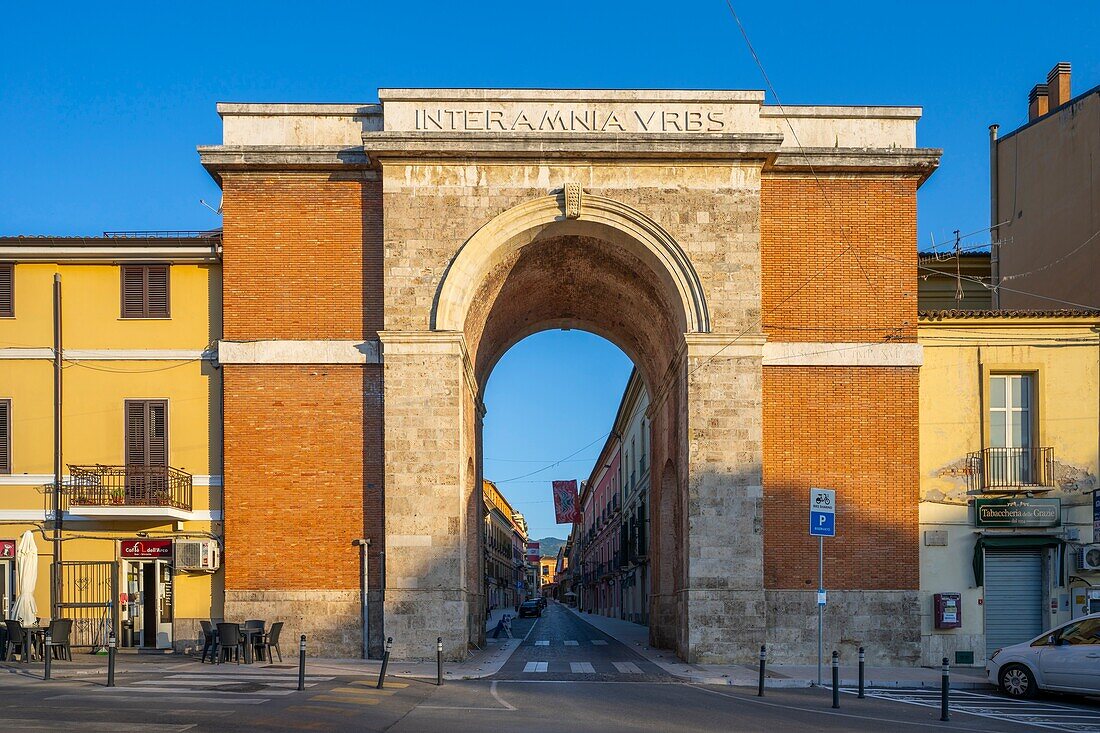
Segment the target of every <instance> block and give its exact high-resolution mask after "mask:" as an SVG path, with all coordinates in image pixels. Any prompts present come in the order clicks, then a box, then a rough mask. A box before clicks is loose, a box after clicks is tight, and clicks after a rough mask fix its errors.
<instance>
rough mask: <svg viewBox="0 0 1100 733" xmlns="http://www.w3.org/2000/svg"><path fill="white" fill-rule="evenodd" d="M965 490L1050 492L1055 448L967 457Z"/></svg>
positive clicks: (994, 451) (988, 450) (1002, 450)
mask: <svg viewBox="0 0 1100 733" xmlns="http://www.w3.org/2000/svg"><path fill="white" fill-rule="evenodd" d="M966 486H967V489H969V490H970V491H971V492H974V493H1007V494H1012V493H1017V492H1020V491H1049V490H1050V489H1053V488H1054V449H1053V448H983V449H982V450H980V451H977V452H976V453H968V454H967V456H966Z"/></svg>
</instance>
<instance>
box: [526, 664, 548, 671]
mask: <svg viewBox="0 0 1100 733" xmlns="http://www.w3.org/2000/svg"><path fill="white" fill-rule="evenodd" d="M549 666H550V662H528V663H527V664H525V665H524V666H523V671H524V672H545V671H547V668H548V667H549Z"/></svg>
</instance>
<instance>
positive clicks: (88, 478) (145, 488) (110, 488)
mask: <svg viewBox="0 0 1100 733" xmlns="http://www.w3.org/2000/svg"><path fill="white" fill-rule="evenodd" d="M69 477H70V478H69V484H68V485H67V486H66V487H65V495H66V498H67V499H68V505H69V506H95V507H109V506H119V507H136V506H147V507H172V508H174V509H182V510H183V511H188V512H189V511H191V489H192V482H191V474H189V473H187V472H185V471H181V470H179V469H178V468H172V467H171V466H141V465H128V466H101V465H94V466H69Z"/></svg>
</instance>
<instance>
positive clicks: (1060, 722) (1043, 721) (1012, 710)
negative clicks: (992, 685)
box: [844, 689, 1100, 733]
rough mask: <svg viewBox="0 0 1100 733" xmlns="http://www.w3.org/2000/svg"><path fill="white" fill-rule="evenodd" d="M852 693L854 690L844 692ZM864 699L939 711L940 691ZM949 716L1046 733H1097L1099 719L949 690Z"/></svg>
mask: <svg viewBox="0 0 1100 733" xmlns="http://www.w3.org/2000/svg"><path fill="white" fill-rule="evenodd" d="M844 692H848V693H855V692H856V690H849V689H845V690H844ZM866 694H867V697H874V698H878V699H882V700H892V701H893V702H900V703H906V704H909V705H920V706H923V707H930V708H938V707H939V706H940V691H939V690H933V689H920V690H881V689H875V690H867V693H866ZM950 710H951V713H952V714H955V713H965V714H967V715H974V716H977V717H980V718H990V719H993V720H1000V721H1004V722H1008V723H1021V724H1027V725H1032V726H1035V727H1038V728H1045V729H1047V730H1058V731H1068V732H1072V733H1100V717H1098V715H1097V712H1096V709H1095V708H1083V707H1077V706H1074V705H1064V704H1060V703H1051V702H1045V701H1041V700H1015V699H1012V698H1007V697H1003V696H1001V695H998V694H991V693H988V692H976V691H971V690H952V691H951V696H950Z"/></svg>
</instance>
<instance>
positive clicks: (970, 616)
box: [883, 310, 1100, 665]
mask: <svg viewBox="0 0 1100 733" xmlns="http://www.w3.org/2000/svg"><path fill="white" fill-rule="evenodd" d="M918 335H919V339H920V343H921V345H922V346H923V347H924V365H923V366H922V367H921V378H920V472H921V487H920V491H921V503H920V522H921V524H920V529H921V602H922V609H921V617H922V626H923V628H922V641H923V644H922V655H923V662H924V663H925V664H938V663H939V661H940V659H941V658H942V657H948V659H950V660H951V661H952V662H953V663H956V664H975V665H981V664H983V663H984V661H985V659H986V658H987V655H988V654H989V653H991V652H993V651H994V650H995V649H997V648H1000V647H1003V646H1006V645H1008V644H1013V643H1018V642H1021V641H1026V640H1027V639H1030V638H1032V637H1034V636H1037V635H1039V634H1041V633H1042V632H1043V631H1045V630H1046V629H1049V628H1050V627H1052V626H1054V625H1056V624H1059V623H1061V622H1063V621H1067V620H1069V619H1071V618H1074V617H1076V616H1078V615H1081V614H1083V613H1085V612H1086V611H1087V610H1088V609H1090V608H1092V609H1093V610H1100V572H1098V570H1100V569H1098V568H1094V567H1092V565H1093V564H1094V563H1093V562H1092V561H1090V560H1089V559H1088V554H1089V553H1088V552H1087V548H1090V547H1091V548H1094V549H1100V544H1097V543H1100V525H1098V528H1097V529H1096V531H1095V534H1094V529H1093V522H1094V517H1095V518H1096V519H1097V520H1100V494H1097V493H1096V492H1097V488H1098V486H1100V484H1098V480H1097V474H1098V465H1097V451H1098V448H1100V311H1053V312H1050V311H1048V312H1024V311H955V310H953V311H925V312H922V313H921V319H920V324H919V329H918ZM1094 512H1095V514H1094ZM883 561H884V562H890V558H883ZM937 595H938V598H937ZM937 601H938V602H937Z"/></svg>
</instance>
